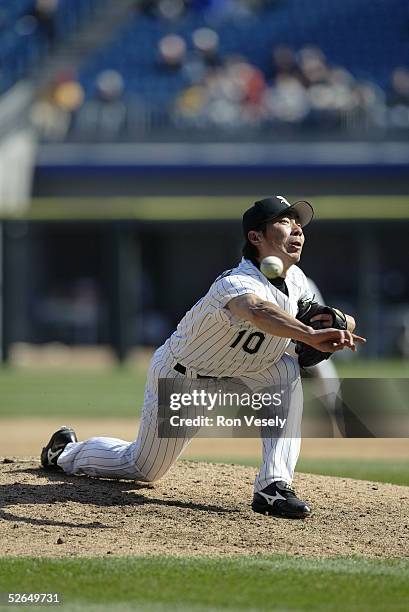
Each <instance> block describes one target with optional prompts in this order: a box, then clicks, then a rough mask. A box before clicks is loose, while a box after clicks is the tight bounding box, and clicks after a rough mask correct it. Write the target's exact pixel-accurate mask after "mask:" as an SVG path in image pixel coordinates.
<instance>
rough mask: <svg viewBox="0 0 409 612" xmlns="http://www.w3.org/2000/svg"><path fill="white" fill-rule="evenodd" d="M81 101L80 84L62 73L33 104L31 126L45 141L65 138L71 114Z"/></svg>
mask: <svg viewBox="0 0 409 612" xmlns="http://www.w3.org/2000/svg"><path fill="white" fill-rule="evenodd" d="M83 101H84V91H83V89H82V86H81V84H80V83H79V82H78V81H77V80H76V78H75V76H74V74H72V73H71V72H70V71H68V72H67V73H66V72H63V73H61V74H60V75H59V76H58V77H57V78H56V80H55V82H54V83H52V84H51V86H50V87H49V88H48V89H47V90H46V91H45V92H43V95H42V96H40V98H39V99H38V100H37V101H36V102H35V103H34V104H33V107H32V110H31V121H32V124H33V125H34V126H35V128H36V129H37V130H38V131H39V133H40V134H41V136H42V138H44V139H45V140H48V141H59V140H62V139H64V138H65V137H66V136H67V133H68V129H69V125H70V121H71V114H72V113H73V112H75V111H76V110H77V109H78V108H79V107H80V106H81V104H82V103H83Z"/></svg>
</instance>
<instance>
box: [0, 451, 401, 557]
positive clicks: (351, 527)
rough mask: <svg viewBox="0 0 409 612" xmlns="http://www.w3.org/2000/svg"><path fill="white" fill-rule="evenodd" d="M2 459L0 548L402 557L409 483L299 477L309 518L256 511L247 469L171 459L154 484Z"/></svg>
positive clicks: (53, 552)
mask: <svg viewBox="0 0 409 612" xmlns="http://www.w3.org/2000/svg"><path fill="white" fill-rule="evenodd" d="M6 461H7V462H4V460H3V463H1V464H0V487H1V494H0V499H1V509H0V555H2V556H10V555H22V556H23V555H35V556H49V557H73V556H104V555H109V554H114V555H138V554H174V555H184V554H193V555H199V554H200V555H216V556H217V555H223V554H229V555H238V554H262V553H263V554H270V553H288V554H290V555H306V556H314V557H325V556H334V555H362V556H366V557H383V558H394V557H395V558H397V557H405V556H407V555H408V554H409V544H408V542H409V523H408V516H409V487H401V486H395V485H387V484H378V483H373V482H366V481H356V480H350V479H347V478H332V477H325V476H314V475H310V474H298V475H297V477H296V481H295V485H296V487H297V490H298V491H299V494H300V496H302V497H303V498H305V499H307V500H308V501H309V502H311V503H312V505H313V508H314V516H313V517H311V518H310V519H307V520H305V521H291V520H283V519H276V518H271V517H264V516H260V515H256V514H254V513H253V512H252V511H251V509H250V507H249V502H250V499H251V493H252V482H253V479H254V475H255V470H254V469H252V468H247V467H242V466H237V465H227V464H219V465H215V464H208V463H192V462H189V461H179V462H178V463H177V464H176V465H175V466H174V467H173V468H172V470H171V471H170V472H169V474H168V475H167V477H166V478H164V479H163V480H162V481H160V482H159V483H157V484H155V485H144V484H138V483H135V482H129V481H128V482H125V481H119V482H116V481H108V480H96V479H90V478H86V477H69V476H66V475H64V474H53V473H47V472H44V471H41V470H39V469H38V467H37V466H38V463H37V461H34V460H32V459H27V460H23V459H15V460H13V462H10V460H6Z"/></svg>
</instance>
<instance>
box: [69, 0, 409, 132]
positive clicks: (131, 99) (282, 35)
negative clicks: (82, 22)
mask: <svg viewBox="0 0 409 612" xmlns="http://www.w3.org/2000/svg"><path fill="white" fill-rule="evenodd" d="M136 5H138V3H135V6H136ZM164 5H166V7H167V10H168V13H167V15H168V16H167V17H166V16H165V15H166V12H165V15H164V12H163V10H162V12H161V10H160V8H161V7H162V8H163V6H164ZM172 5H173V6H174V10H173V12H172V11H171V10H169V7H171V6H172ZM181 5H183V3H181V2H180V1H179V0H174V2H171V1H170V2H169V1H168V2H166V3H165V2H162V3H161V2H156V3H155V2H148V3H139V6H140V7H141V8H140V10H134V11H133V12H132V13H131V14H130V15H129V19H128V20H127V21H126V23H125V24H124V25H123V27H122V28H120V30H119V31H118V32H117V34H116V36H115V38H114V39H113V40H112V41H109V42H108V43H107V44H106V45H104V46H102V48H100V49H98V50H97V51H96V52H95V53H93V54H92V55H91V56H90V57H88V58H87V59H86V60H85V62H84V63H83V64H82V66H80V70H79V81H80V84H81V86H82V88H83V90H84V92H85V101H84V105H83V106H82V107H80V108H79V109H77V110H76V114H77V115H83V116H82V117H81V116H80V117H75V118H74V120H73V122H72V124H71V128H70V130H69V134H68V137H69V138H71V139H74V140H78V139H79V140H81V139H85V140H86V139H90V138H91V139H93V137H92V131H90V129H89V125H88V124H87V119H86V118H87V117H89V114H90V113H89V108H87V103H88V101H89V100H92V102H93V106H92V108H93V109H94V110H95V108H96V106H99V107H101V106H102V107H104V108H106V107H107V104H109V107H110V114H111V116H112V115H114V114H115V108H114V106H113V104H112V101H113V100H112V99H110V100H109V101H107V100H106V99H105V98H104V96H103V95H102V96H101V91H100V89H99V86H98V82H99V76H100V75H101V73H103V72H104V71H106V70H110V71H111V72H112V71H115V72H116V73H117V74H118V77H119V78H121V79H122V82H123V89H121V91H120V92H118V96H117V99H119V98H120V99H121V100H123V102H124V104H125V110H124V109H123V108H122V107H121V106H120V105H118V112H121V113H122V114H123V113H125V115H126V118H124V119H123V120H122V121H117V122H116V125H117V130H116V132H115V131H113V130H112V127H111V129H110V128H109V127H108V128H107V132H106V134H105V133H104V129H103V128H104V120H101V124H100V125H99V126H98V125H96V126H95V129H94V139H95V138H96V139H97V140H98V139H102V140H104V139H107V140H109V139H118V140H127V139H130V140H132V139H134V138H135V137H138V136H139V137H141V136H144V135H146V133H148V136H147V137H148V138H149V133H152V132H154V131H155V127H156V129H161V130H163V128H164V126H167V127H170V128H172V129H174V130H175V129H179V131H180V130H183V129H188V130H189V129H190V130H191V129H192V128H193V130H197V131H200V130H201V129H202V130H203V128H204V129H205V130H208V129H209V128H210V129H211V128H213V129H214V132H215V136H216V132H217V131H218V130H220V128H222V130H223V131H224V136H223V137H224V138H225V137H226V136H227V137H228V136H229V132H230V135H231V133H232V132H237V131H238V132H240V131H241V132H242V134H243V131H244V130H246V129H247V130H250V132H253V133H254V130H255V129H257V128H260V127H261V128H262V129H263V130H264V129H265V128H266V127H270V128H272V130H273V131H274V130H275V131H276V132H277V134H278V136H279V135H280V132H279V129H280V126H283V125H284V126H285V127H286V128H287V131H286V132H285V137H288V134H289V132H288V128H295V133H296V134H298V133H299V132H300V130H309V131H311V129H312V130H317V129H319V128H320V127H322V131H323V132H324V131H328V130H330V131H331V132H332V133H334V132H335V133H337V132H338V133H339V132H340V133H341V134H342V133H343V132H344V133H345V132H346V133H347V134H349V135H350V136H351V137H353V135H354V134H355V133H356V131H357V127H358V126H359V128H360V130H359V131H362V130H364V131H366V133H367V134H370V132H371V130H372V129H373V128H375V129H385V128H393V127H397V128H399V129H402V128H409V115H408V113H407V112H405V111H404V110H399V111H398V112H396V111H395V112H393V113H390V112H389V110H388V108H387V106H388V102H389V101H391V102H392V100H396V79H393V77H392V74H393V71H394V70H395V69H396V68H397V67H399V66H402V64H404V58H406V66H408V60H407V58H408V57H409V6H408V3H407V2H406V1H405V0H388V1H387V0H344V1H343V2H338V1H337V0H315V1H314V2H313V3H311V2H309V1H308V0H281V1H276V2H250V1H248V2H244V1H242V2H240V1H238V0H237V1H236V2H231V1H230V2H223V1H219V2H201V3H200V2H198V3H195V2H190V3H189V2H187V3H185V6H184V10H182V9H181V8H180V7H181ZM155 7H156V9H155ZM178 7H179V12H178ZM169 14H170V15H171V17H170V16H169ZM203 28H206V29H207V31H208V32H213V33H214V34H215V35H217V47H218V48H217V54H218V57H219V61H218V62H216V63H214V64H213V65H211V64H209V62H208V61H206V56H205V53H204V51H203V49H200V48H199V47H198V45H197V44H195V32H197V31H198V30H199V29H200V30H203ZM165 39H167V40H165ZM164 41H165V42H167V43H168V44H167V45H166V53H167V54H168V55H166V53H164V52H162V49H161V47H162V46H165V45H163V43H164ZM172 45H173V48H172ZM278 46H280V47H281V48H282V47H283V46H286V47H288V48H289V49H293V50H294V51H295V52H296V53H297V56H296V62H297V64H298V65H299V67H300V73H299V74H298V75H294V74H293V75H291V76H292V77H293V78H292V79H290V82H289V81H288V79H287V80H285V79H284V78H281V77H283V75H282V74H280V73H279V72H277V66H274V65H273V62H272V51H273V48H277V47H278ZM305 48H307V53H308V50H310V51H312V50H313V49H319V50H320V52H321V60H320V61H322V68H323V70H322V71H321V73H319V71H318V72H317V71H315V72H316V74H311V73H313V72H314V66H313V62H314V59H313V58H309V59H310V60H311V61H310V67H311V66H312V68H311V70H310V74H309V73H308V67H306V65H305V57H304V59H303V57H302V53H303V50H305ZM311 48H312V49H311ZM300 52H301V53H300ZM175 53H176V54H178V53H179V57H178V58H176V59H175V57H173V55H174V54H175ZM304 55H305V53H304ZM316 59H317V57H315V60H316ZM340 68H341V69H340ZM401 69H402V70H403V69H404V66H402V68H401ZM255 71H257V72H255ZM257 74H258V75H259V76H258V78H259V80H262V81H263V82H261V83H260V84H259V90H260V91H259V96H258V98H256V99H252V100H251V99H249V98H248V90H247V86H248V80H249V79H251V78H253V84H254V77H255V76H257ZM287 77H288V75H287ZM294 77H295V78H294ZM405 78H406V80H409V73H407V75H406V77H405V75H404V74H403V75H402V78H401V79H400V82H399V83H398V88H399V86H400V92H399V94H401V93H402V89H403V90H405V91H406V93H405V96H404V97H406V99H404V100H403V101H402V100H401V103H400V104H401V105H402V102H403V105H404V106H407V105H409V92H408V91H407V90H408V86H407V83H404V80H405ZM398 80H399V79H398ZM250 87H251V85H250ZM405 88H406V89H405ZM401 98H402V96H401ZM294 99H296V100H297V101H298V103H295V102H294ZM340 100H341V102H340ZM96 101H97V103H96ZM135 103H136V104H137V106H138V109H139V112H138V113H137V121H136V123H135V119H136V117H135V113H133V112H132V106H133V105H134V104H135ZM290 105H292V109H290V112H289V111H288V108H289V106H290ZM392 105H395V106H396V104H395V103H392ZM283 108H284V110H283ZM99 110H100V112H102V115H103V114H104V112H103V111H101V109H99ZM97 114H98V112H97ZM105 114H106V113H105ZM84 116H85V119H84ZM158 116H159V117H160V120H159V121H158V122H157V118H158ZM141 117H142V119H141ZM394 117H395V119H396V120H395V119H394ZM363 119H364V120H363ZM105 123H106V122H105ZM84 125H85V128H86V129H85V130H84ZM87 128H88V129H87ZM99 128H102V129H99ZM207 133H208V132H207ZM208 134H209V133H208ZM290 135H291V132H290Z"/></svg>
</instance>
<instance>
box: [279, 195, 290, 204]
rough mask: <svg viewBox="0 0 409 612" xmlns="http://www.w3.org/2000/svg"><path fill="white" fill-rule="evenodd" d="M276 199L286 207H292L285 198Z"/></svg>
mask: <svg viewBox="0 0 409 612" xmlns="http://www.w3.org/2000/svg"><path fill="white" fill-rule="evenodd" d="M276 198H277V199H278V200H281V202H282V203H283V204H285V205H286V206H291V204H290V202H288V200H286V199H285V198H283V196H276Z"/></svg>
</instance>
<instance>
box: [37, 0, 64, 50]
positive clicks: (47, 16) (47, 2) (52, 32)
mask: <svg viewBox="0 0 409 612" xmlns="http://www.w3.org/2000/svg"><path fill="white" fill-rule="evenodd" d="M58 2H59V0H36V2H35V5H34V11H33V15H34V17H35V18H36V19H37V22H38V26H39V29H40V31H41V32H42V33H44V35H45V38H46V39H47V42H48V45H49V46H50V47H52V46H53V45H54V43H55V40H56V29H55V15H56V12H57V10H58Z"/></svg>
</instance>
